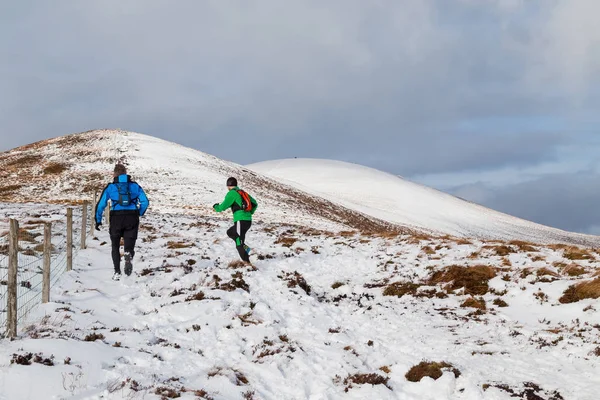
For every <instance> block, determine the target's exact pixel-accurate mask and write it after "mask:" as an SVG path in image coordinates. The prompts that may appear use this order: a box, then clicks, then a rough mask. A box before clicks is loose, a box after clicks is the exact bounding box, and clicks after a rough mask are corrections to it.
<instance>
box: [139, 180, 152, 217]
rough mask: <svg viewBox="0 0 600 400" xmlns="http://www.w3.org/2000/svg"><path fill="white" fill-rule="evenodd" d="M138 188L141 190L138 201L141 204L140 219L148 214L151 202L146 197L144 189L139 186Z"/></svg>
mask: <svg viewBox="0 0 600 400" xmlns="http://www.w3.org/2000/svg"><path fill="white" fill-rule="evenodd" d="M138 187H139V188H140V194H139V196H138V200H139V202H140V217H141V216H143V215H144V214H145V213H146V210H147V209H148V206H149V205H150V200H148V197H147V196H146V193H145V192H144V189H142V187H141V186H139V185H138Z"/></svg>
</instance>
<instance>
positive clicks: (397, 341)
mask: <svg viewBox="0 0 600 400" xmlns="http://www.w3.org/2000/svg"><path fill="white" fill-rule="evenodd" d="M228 224H229V223H228V222H226V221H224V220H223V219H220V218H217V217H215V218H212V217H211V218H202V219H201V220H198V219H197V218H195V217H192V216H187V217H186V216H183V217H182V216H175V215H172V214H162V215H160V214H159V215H157V214H154V215H150V216H149V217H147V218H146V219H145V220H144V223H143V225H144V229H143V231H142V232H141V235H140V240H139V243H138V253H137V255H136V259H135V272H134V275H133V276H132V277H129V278H124V280H123V281H122V282H113V281H111V280H110V276H111V274H112V273H111V268H112V267H111V265H110V254H109V253H110V249H109V247H108V246H109V244H106V243H104V244H103V242H106V241H108V240H107V239H108V236H107V233H106V232H102V233H100V234H99V240H98V241H93V242H92V243H91V245H90V248H89V249H88V250H85V251H82V252H81V253H80V256H79V258H78V259H77V265H76V268H75V270H74V271H73V272H72V273H70V274H68V275H66V276H65V277H64V278H63V280H62V281H61V282H60V285H59V286H58V287H56V288H54V289H53V292H52V301H53V302H52V303H50V304H47V305H44V306H40V307H39V309H38V310H37V311H36V312H35V313H34V314H32V315H31V317H30V321H31V323H32V324H33V326H32V327H31V328H30V330H29V331H28V332H27V333H24V334H23V337H22V338H21V339H19V340H17V341H14V342H6V341H5V342H3V343H2V346H0V387H2V389H3V390H2V391H1V393H0V399H15V398H19V399H39V398H55V399H58V398H73V399H97V398H105V399H120V398H146V399H152V398H160V397H161V395H160V394H157V393H168V392H167V391H168V390H172V391H174V392H173V393H178V394H180V395H181V398H201V397H200V396H204V398H209V397H211V398H214V399H242V398H244V397H243V396H246V397H247V398H248V396H253V397H251V398H255V399H311V400H317V399H365V398H369V399H436V400H437V399H508V398H510V395H509V393H508V392H506V391H503V390H501V389H499V388H495V387H494V385H507V387H509V388H513V389H515V390H519V389H523V388H524V384H525V383H527V382H532V383H534V384H536V385H539V387H540V388H541V389H540V390H541V391H539V392H538V394H539V395H540V396H542V398H551V396H552V395H553V393H560V395H561V396H562V397H563V398H564V399H572V398H577V399H590V400H591V399H594V398H596V390H597V387H599V385H600V378H598V376H599V375H598V372H600V371H599V370H600V365H599V362H598V359H597V358H594V357H591V356H590V355H589V354H590V352H591V351H592V350H593V349H594V347H595V345H594V344H593V342H594V340H596V339H594V338H597V335H598V333H599V329H600V313H599V312H598V311H597V310H595V308H593V307H592V309H590V307H589V306H593V305H594V304H596V302H594V301H592V300H589V301H582V302H579V303H574V304H569V305H558V303H557V298H558V297H559V296H560V294H561V293H562V291H563V290H564V289H565V288H566V287H567V286H568V285H569V284H570V283H572V282H571V281H570V280H568V279H559V280H555V281H551V282H534V281H533V279H532V278H533V276H530V277H529V278H523V279H520V278H518V277H519V274H520V269H521V268H525V266H528V267H536V266H539V267H541V266H542V265H547V264H548V263H552V262H553V261H555V260H561V259H562V255H561V252H560V251H553V250H550V249H540V254H542V255H543V256H544V258H545V261H543V262H542V261H538V262H537V263H536V262H532V261H531V258H532V255H531V254H525V253H515V254H511V255H510V256H509V257H508V258H509V259H510V262H511V264H512V265H513V267H512V268H508V267H507V268H506V273H507V274H509V273H510V274H511V279H509V280H503V279H501V277H500V276H498V277H497V278H495V279H494V280H492V281H491V284H492V286H493V287H494V288H495V290H496V293H498V292H501V291H506V293H505V294H504V295H502V298H504V299H505V300H506V301H507V302H508V304H509V307H507V308H497V307H494V306H492V305H491V303H492V300H493V299H495V298H497V297H498V295H494V294H491V293H488V294H486V295H484V296H483V298H484V299H485V300H486V302H487V303H488V308H489V310H488V311H489V312H488V313H486V314H483V315H480V316H472V315H471V314H472V312H473V310H472V309H465V308H460V307H459V304H460V303H462V302H463V301H464V300H465V299H466V298H467V297H468V296H464V295H461V294H460V293H457V294H455V295H450V296H449V297H447V298H435V297H433V298H426V297H425V298H417V297H414V296H410V295H408V296H404V297H401V298H397V297H389V296H383V295H382V290H383V287H381V286H379V287H377V286H376V287H372V288H368V287H365V285H368V284H371V285H372V284H374V283H379V282H385V281H386V280H387V282H393V281H397V280H413V281H417V280H419V279H422V278H425V277H426V276H428V275H429V274H430V273H431V271H433V270H436V269H439V268H441V267H442V266H444V265H451V264H455V263H460V264H465V263H472V264H477V263H491V264H493V265H500V263H501V258H499V257H495V256H493V255H486V254H485V251H483V250H482V246H484V245H485V244H483V243H474V244H459V243H455V242H452V241H439V242H431V243H428V242H424V243H420V242H418V241H416V242H415V241H414V240H411V238H408V237H404V238H396V239H385V238H375V237H371V238H369V237H361V236H359V235H344V236H339V235H332V234H328V233H325V232H324V233H320V234H315V235H313V236H309V235H308V234H307V233H306V232H308V231H306V230H305V229H303V228H301V227H293V226H275V225H261V224H256V225H255V226H254V228H253V229H252V230H251V231H250V234H249V239H248V240H249V244H250V246H251V247H252V248H253V249H254V250H255V251H256V255H255V258H254V259H255V260H256V256H257V255H259V256H260V258H261V260H257V261H256V262H255V265H256V267H257V268H258V270H256V271H254V270H252V269H251V268H241V269H229V268H228V264H229V262H230V261H231V260H235V249H234V247H233V245H232V244H231V243H230V241H229V239H227V237H226V236H225V230H226V228H227V227H228ZM303 232H304V233H303ZM286 240H287V242H286ZM294 240H296V241H295V242H294ZM276 242H279V243H277V244H276ZM292 242H293V243H292ZM284 243H287V245H289V246H290V247H284V245H283V244H284ZM424 246H430V247H435V248H437V250H436V253H435V254H429V255H427V254H425V253H424V252H423V249H424ZM477 251H482V255H481V257H480V258H473V259H469V258H468V256H469V255H471V254H473V253H474V252H477ZM190 260H191V261H190ZM582 265H584V266H585V267H586V268H591V265H593V264H592V263H583V264H582ZM511 271H512V272H511ZM589 271H590V273H591V270H589ZM295 272H298V273H299V274H300V275H302V277H303V278H304V279H305V280H306V282H307V284H308V285H310V287H311V290H310V294H307V293H306V292H305V290H304V289H302V288H301V287H300V286H293V285H290V284H288V282H289V279H290V278H293V277H294V276H295V275H294V273H295ZM528 279H529V280H528ZM292 281H293V280H292ZM336 282H338V283H339V284H341V286H339V287H337V288H336V289H333V288H332V285H333V284H334V283H336ZM245 284H247V286H248V291H246V290H244V289H240V288H237V289H235V290H234V291H231V292H230V291H227V290H223V289H226V288H228V286H231V285H233V286H238V287H244V285H245ZM336 286H337V285H336ZM540 289H541V290H543V291H544V292H545V293H547V294H548V297H549V298H548V300H547V301H546V302H540V301H539V300H538V299H537V298H536V297H535V293H537V292H538V290H540ZM199 292H202V293H203V296H199V295H198V293H199ZM192 296H198V297H197V298H203V299H202V300H192V299H191V297H192ZM186 300H187V301H186ZM585 309H587V311H583V310H585ZM470 315H471V316H470ZM576 318H577V321H574V320H575V319H576ZM561 324H564V325H565V326H566V328H565V329H562V330H559V329H558V327H559V326H560V325H561ZM90 334H101V335H102V336H103V338H100V339H98V340H95V341H91V342H88V341H85V340H84V339H85V337H86V336H88V335H90ZM27 352H33V353H38V352H42V353H43V354H44V356H47V357H49V356H50V355H53V356H54V360H55V363H56V364H57V365H55V366H52V367H50V366H44V365H40V364H33V365H30V366H23V365H10V359H11V357H12V354H15V353H16V354H24V353H27ZM67 358H69V359H70V362H69V364H68V365H66V364H64V361H63V360H65V359H67ZM422 360H433V361H447V362H450V363H452V364H453V365H454V366H456V367H457V368H458V369H459V370H460V371H461V376H460V377H458V378H455V377H454V375H453V374H452V373H445V374H444V375H443V376H442V377H441V378H440V379H438V380H437V381H434V380H432V379H430V378H424V379H423V380H422V381H421V382H418V383H413V382H408V381H407V380H406V379H405V377H404V375H405V373H406V372H407V371H408V370H409V368H410V367H412V366H413V365H416V364H418V363H419V362H421V361H422ZM383 367H388V368H389V372H385V371H384V370H385V368H383ZM382 368H383V369H382ZM357 373H376V374H379V375H381V376H382V377H384V378H388V379H389V380H388V383H387V385H388V386H389V388H388V387H386V386H384V385H358V384H355V385H352V386H353V387H348V386H349V385H347V384H344V379H346V378H347V377H348V376H350V375H353V374H357ZM32 376H35V379H36V384H35V385H31V384H28V382H29V380H30V379H31V377H32ZM483 385H491V386H490V387H489V388H487V390H484V386H483ZM555 391H556V392H555ZM556 398H558V397H556Z"/></svg>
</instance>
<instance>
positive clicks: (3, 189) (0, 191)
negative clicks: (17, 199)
mask: <svg viewBox="0 0 600 400" xmlns="http://www.w3.org/2000/svg"><path fill="white" fill-rule="evenodd" d="M22 187H23V185H6V186H0V196H1V195H8V194H11V193H13V192H16V191H17V190H19V189H21V188H22Z"/></svg>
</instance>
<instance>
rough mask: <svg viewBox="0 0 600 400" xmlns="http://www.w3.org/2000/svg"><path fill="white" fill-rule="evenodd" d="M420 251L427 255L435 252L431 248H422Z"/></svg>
mask: <svg viewBox="0 0 600 400" xmlns="http://www.w3.org/2000/svg"><path fill="white" fill-rule="evenodd" d="M421 250H423V253H425V254H428V255H431V254H435V250H434V249H433V248H431V246H424V247H423V248H422V249H421Z"/></svg>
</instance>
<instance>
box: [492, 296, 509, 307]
mask: <svg viewBox="0 0 600 400" xmlns="http://www.w3.org/2000/svg"><path fill="white" fill-rule="evenodd" d="M493 304H494V305H495V306H498V307H508V303H507V302H505V301H504V300H502V299H500V298H498V299H494V303H493Z"/></svg>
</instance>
